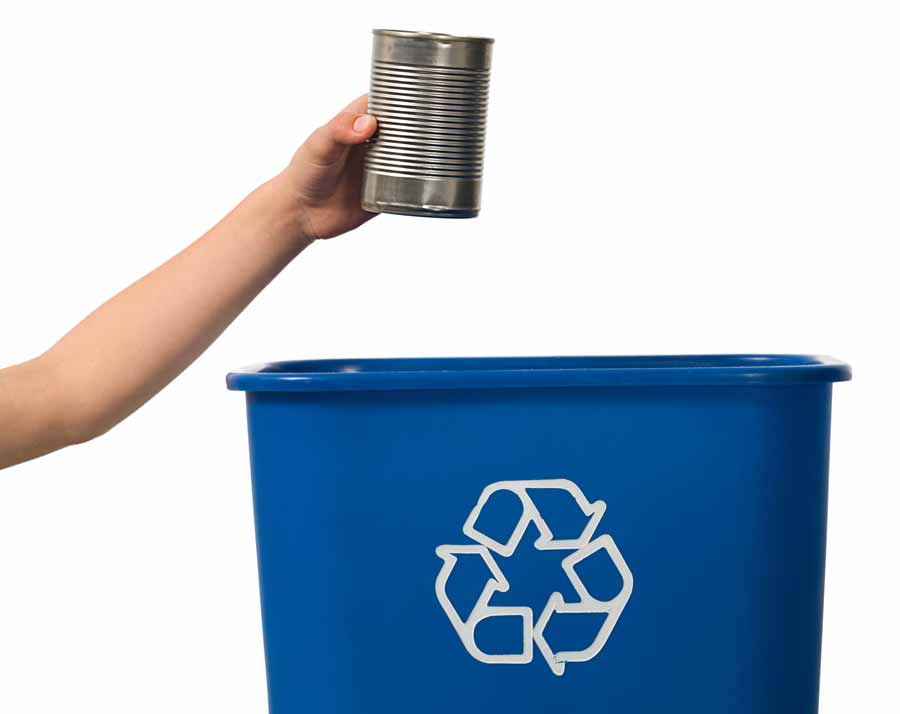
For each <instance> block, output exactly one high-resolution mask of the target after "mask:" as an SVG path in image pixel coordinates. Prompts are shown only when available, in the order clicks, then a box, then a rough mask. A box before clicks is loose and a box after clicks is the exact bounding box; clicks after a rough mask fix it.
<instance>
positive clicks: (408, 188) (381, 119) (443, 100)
mask: <svg viewBox="0 0 900 714" xmlns="http://www.w3.org/2000/svg"><path fill="white" fill-rule="evenodd" d="M373 34H374V39H373V45H372V76H371V86H370V90H369V112H370V113H371V114H373V115H374V116H375V117H376V118H377V119H378V131H377V133H376V134H375V136H374V137H373V138H372V140H371V141H370V142H369V145H368V147H367V150H366V157H365V164H364V170H363V188H362V207H363V209H365V210H366V211H372V212H376V213H400V214H404V215H409V216H432V217H439V218H471V217H474V216H477V215H478V211H479V210H480V208H481V176H482V169H483V166H484V135H485V127H486V123H487V104H488V84H489V81H490V68H491V50H492V47H493V43H494V41H493V40H492V39H490V38H486V37H455V36H453V35H444V34H438V33H431V32H405V31H400V30H373Z"/></svg>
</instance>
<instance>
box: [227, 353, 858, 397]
mask: <svg viewBox="0 0 900 714" xmlns="http://www.w3.org/2000/svg"><path fill="white" fill-rule="evenodd" d="M850 376H851V372H850V366H849V365H848V364H846V363H844V362H841V361H840V360H836V359H834V358H832V357H823V356H813V355H797V354H723V355H644V356H583V357H424V358H368V359H323V360H299V361H296V360H295V361H285V362H268V363H264V364H257V365H252V366H249V367H245V368H243V369H240V370H237V371H235V372H231V373H229V374H228V376H227V378H226V383H227V386H228V388H229V389H231V390H237V391H246V392H354V391H395V390H424V389H513V388H519V389H521V388H538V387H575V388H578V387H615V386H629V387H634V386H700V385H733V386H738V385H768V384H772V385H791V384H817V383H829V382H843V381H846V380H849V379H850Z"/></svg>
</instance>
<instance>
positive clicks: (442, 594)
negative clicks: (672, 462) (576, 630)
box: [434, 479, 634, 676]
mask: <svg viewBox="0 0 900 714" xmlns="http://www.w3.org/2000/svg"><path fill="white" fill-rule="evenodd" d="M541 489H547V490H556V491H564V492H566V493H568V494H569V495H570V496H571V497H572V498H573V499H574V501H575V503H576V504H577V506H578V507H579V508H580V509H581V512H582V513H583V514H584V515H585V517H586V518H587V525H586V526H585V528H584V530H583V531H582V533H581V535H580V536H578V537H577V538H571V539H557V538H556V537H555V536H554V535H553V532H552V531H551V530H550V527H549V526H548V525H547V522H546V521H545V520H544V518H543V516H542V515H541V513H540V512H539V510H538V508H537V506H536V505H535V502H534V500H533V499H532V497H531V496H530V495H529V494H530V493H533V492H535V491H538V490H541ZM502 491H506V492H510V493H512V494H514V495H515V496H517V497H518V499H519V501H521V504H522V515H521V517H520V518H519V521H518V523H517V524H516V526H515V528H514V529H513V531H512V534H511V535H510V536H509V539H508V540H507V541H506V542H505V543H501V542H498V541H496V540H494V539H493V538H491V537H489V536H488V535H486V534H485V533H483V532H481V531H480V530H478V529H477V528H476V523H477V521H478V518H479V516H480V515H481V512H482V510H483V509H484V507H485V505H486V504H487V503H488V502H489V501H490V499H491V498H492V497H494V496H495V494H497V493H499V492H502ZM605 511H606V504H605V503H604V502H603V501H594V502H590V501H588V499H587V498H586V497H585V495H584V493H582V491H581V489H580V488H579V487H578V486H577V485H576V484H575V483H574V482H572V481H569V480H568V479H536V480H525V481H498V482H496V483H492V484H490V485H489V486H487V487H485V489H484V490H483V491H482V492H481V496H480V497H479V498H478V503H476V504H475V507H474V508H473V509H472V512H471V513H470V514H469V517H468V518H467V519H466V522H465V524H464V525H463V528H462V530H463V534H464V535H466V536H468V538H470V539H471V540H472V541H474V542H472V543H467V544H463V545H441V546H438V548H437V550H436V553H437V556H438V557H439V558H440V559H441V561H443V563H442V566H441V569H440V571H439V572H438V575H437V579H436V580H435V583H434V589H435V594H436V595H437V599H438V602H439V603H440V606H441V608H442V609H443V611H444V613H445V614H446V615H447V618H448V619H449V620H450V624H451V625H452V626H453V629H454V630H455V631H456V634H457V635H458V636H459V639H460V641H461V642H462V644H463V646H464V647H465V649H466V651H467V652H468V653H469V654H470V655H471V656H472V657H474V658H475V659H476V660H478V661H479V662H484V663H486V664H528V663H529V662H531V661H532V659H533V654H534V645H537V648H538V650H539V651H540V653H541V655H543V657H544V659H545V660H546V661H547V664H548V665H549V667H550V669H551V671H552V672H553V673H554V674H556V675H559V676H561V675H563V674H564V673H565V669H566V664H567V663H568V662H587V661H588V660H590V659H593V658H594V657H595V656H596V655H597V654H598V653H599V652H600V650H602V649H603V647H604V646H605V645H606V642H607V640H608V639H609V636H610V634H611V633H612V631H613V629H614V628H615V626H616V623H617V622H618V620H619V616H620V615H621V614H622V610H623V609H624V608H625V605H626V604H627V603H628V599H629V598H630V597H631V592H632V590H633V587H634V577H633V576H632V573H631V570H630V569H629V568H628V565H627V564H626V563H625V559H624V558H623V557H622V554H621V553H620V552H619V549H618V548H617V547H616V544H615V542H614V541H613V539H612V536H610V535H600V536H597V537H594V534H595V532H596V530H597V527H598V526H599V524H600V519H601V518H602V517H603V514H604V512H605ZM532 523H533V524H534V525H535V527H536V528H537V531H538V534H539V535H538V537H537V539H536V540H535V541H534V547H535V548H536V549H537V550H559V551H571V552H570V553H569V554H568V555H566V556H565V557H564V558H563V559H562V562H561V565H562V570H563V572H564V573H565V575H566V576H567V577H568V579H569V582H570V583H571V584H572V588H573V590H574V592H575V593H576V594H577V600H575V601H574V602H567V601H566V600H565V599H564V598H563V596H562V595H561V594H560V593H559V592H553V593H551V594H550V597H549V598H548V600H547V604H546V605H545V606H544V609H543V611H542V612H541V613H540V615H539V616H538V618H537V620H535V618H534V612H533V611H532V609H531V608H530V607H518V606H499V605H492V604H491V598H492V597H493V596H494V594H495V593H497V592H501V593H505V592H507V591H509V582H508V581H507V579H506V577H505V576H504V574H503V572H502V571H501V569H500V566H499V565H498V564H497V561H496V559H495V558H494V553H496V554H497V555H499V556H502V557H504V558H508V557H510V556H512V555H513V554H514V553H515V552H516V549H517V548H518V547H519V546H520V544H521V543H522V540H523V538H524V536H525V532H526V530H528V527H529V526H530V525H531V524H532ZM526 545H527V544H526ZM600 551H606V554H607V555H608V556H609V559H610V561H611V562H612V563H613V565H614V566H615V568H616V569H617V570H618V572H619V575H620V577H621V579H622V588H621V590H620V591H619V593H618V595H616V596H615V597H613V598H612V599H611V600H598V599H597V598H595V597H593V596H592V595H591V594H590V592H588V589H587V588H586V587H585V585H584V582H583V581H582V579H581V577H579V575H578V573H577V572H576V569H575V566H576V565H578V564H579V563H581V562H582V561H586V560H587V559H588V558H591V557H592V556H594V555H596V554H598V553H599V552H600ZM470 555H477V556H480V557H481V559H482V560H483V561H484V564H485V565H486V566H487V568H488V570H489V571H490V573H491V578H490V579H488V580H487V582H486V584H485V586H484V589H483V590H482V592H481V595H480V596H479V597H478V599H477V601H476V603H475V606H474V607H473V608H472V611H471V613H470V614H469V615H468V617H466V618H463V617H462V616H461V615H460V614H459V612H457V610H456V608H455V607H454V606H453V604H452V603H451V601H450V598H449V597H448V595H447V582H448V581H449V579H450V575H451V573H452V572H453V569H454V568H455V566H456V564H457V562H458V560H459V556H470ZM584 613H587V614H598V615H600V614H602V615H604V618H603V624H602V625H601V626H600V629H599V632H598V633H597V635H596V636H595V637H594V639H593V640H592V641H591V643H590V644H589V645H588V647H587V648H585V649H583V650H576V651H560V652H554V651H553V650H552V649H551V647H550V645H549V644H548V642H547V639H546V638H545V636H544V633H545V630H546V628H547V624H548V623H549V622H550V620H551V618H553V617H554V616H564V615H567V614H584ZM495 617H517V618H521V620H522V647H521V649H520V650H519V651H516V652H512V653H502V654H495V653H486V652H483V651H482V650H481V649H480V648H479V647H478V645H477V644H476V642H475V629H476V627H477V626H478V625H479V623H481V622H483V621H484V620H487V619H490V618H495Z"/></svg>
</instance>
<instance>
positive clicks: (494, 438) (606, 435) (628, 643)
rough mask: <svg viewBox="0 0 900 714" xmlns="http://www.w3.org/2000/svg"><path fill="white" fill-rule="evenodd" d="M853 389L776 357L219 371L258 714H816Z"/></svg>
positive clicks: (427, 362)
mask: <svg viewBox="0 0 900 714" xmlns="http://www.w3.org/2000/svg"><path fill="white" fill-rule="evenodd" d="M849 377H850V370H849V368H848V366H847V365H845V364H843V363H841V362H837V361H835V360H832V359H828V358H819V357H806V356H796V355H729V356H697V357H553V358H488V359H369V360H333V361H307V362H278V363H274V364H267V365H263V366H259V367H254V368H250V369H246V370H242V371H240V372H235V373H232V374H229V375H228V386H229V388H231V389H235V390H242V391H245V392H246V393H247V415H248V421H249V434H250V454H251V465H252V475H253V493H254V506H255V516H256V532H257V542H258V553H259V569H260V587H261V598H262V608H263V624H264V635H265V650H266V661H267V673H268V685H269V704H270V711H271V714H298V712H327V713H328V714H412V713H415V714H419V713H420V712H425V711H427V712H430V713H432V714H461V713H462V712H474V713H485V714H487V713H490V714H497V712H515V713H516V714H547V712H555V713H558V714H596V713H597V712H607V713H609V714H659V713H660V712H690V713H691V714H723V713H724V712H729V714H764V713H765V714H813V713H814V712H816V710H817V699H818V683H819V682H818V679H819V652H820V642H821V623H822V589H823V575H824V565H825V521H826V500H827V474H828V442H829V419H830V405H831V384H832V382H837V381H843V380H847V379H849Z"/></svg>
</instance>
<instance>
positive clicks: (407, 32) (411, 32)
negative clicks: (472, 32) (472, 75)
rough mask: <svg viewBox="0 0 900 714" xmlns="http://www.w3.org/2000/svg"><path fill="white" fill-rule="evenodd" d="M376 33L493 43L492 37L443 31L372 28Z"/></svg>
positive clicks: (390, 35) (447, 40) (420, 38)
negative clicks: (453, 33)
mask: <svg viewBox="0 0 900 714" xmlns="http://www.w3.org/2000/svg"><path fill="white" fill-rule="evenodd" d="M372 32H373V33H375V34H376V35H385V36H387V37H408V38H411V39H419V40H439V41H441V42H487V43H493V41H494V38H493V37H470V36H466V35H447V34H445V33H443V32H416V31H414V30H386V29H375V30H372Z"/></svg>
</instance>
